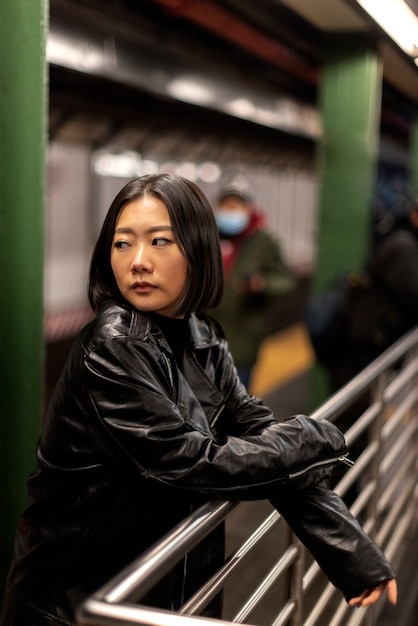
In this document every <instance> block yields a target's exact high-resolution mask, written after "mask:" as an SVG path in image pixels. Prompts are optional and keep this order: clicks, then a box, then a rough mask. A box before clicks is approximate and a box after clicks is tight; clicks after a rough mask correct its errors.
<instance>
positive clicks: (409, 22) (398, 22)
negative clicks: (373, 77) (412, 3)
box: [357, 0, 418, 57]
mask: <svg viewBox="0 0 418 626" xmlns="http://www.w3.org/2000/svg"><path fill="white" fill-rule="evenodd" d="M357 2H358V3H359V4H360V5H361V6H362V7H363V9H364V10H365V11H367V13H368V14H369V15H370V16H371V17H372V18H373V19H374V21H375V22H377V23H378V24H379V26H380V27H381V28H383V30H384V31H385V32H386V33H387V34H388V35H389V37H391V39H393V41H395V42H396V43H397V45H398V46H399V47H400V48H402V50H403V51H404V52H406V54H409V55H410V56H411V57H416V56H417V55H418V17H417V16H416V15H415V13H414V12H413V11H412V9H410V8H409V6H408V5H407V4H406V2H404V1H403V0H357Z"/></svg>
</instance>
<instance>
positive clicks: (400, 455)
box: [76, 328, 418, 626]
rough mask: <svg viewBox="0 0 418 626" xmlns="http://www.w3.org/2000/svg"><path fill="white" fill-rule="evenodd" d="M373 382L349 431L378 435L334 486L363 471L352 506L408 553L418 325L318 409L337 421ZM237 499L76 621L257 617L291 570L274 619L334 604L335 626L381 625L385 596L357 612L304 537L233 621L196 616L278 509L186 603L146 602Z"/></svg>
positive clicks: (189, 622) (248, 555)
mask: <svg viewBox="0 0 418 626" xmlns="http://www.w3.org/2000/svg"><path fill="white" fill-rule="evenodd" d="M395 366H396V367H395ZM366 391H370V392H371V393H372V400H371V402H370V403H369V406H368V407H367V409H366V410H365V411H364V413H363V414H362V415H360V416H359V419H358V420H357V421H356V422H355V423H354V424H353V425H352V426H351V427H350V429H349V430H348V431H347V433H346V437H347V441H348V443H349V445H350V444H352V443H353V442H355V440H356V439H357V438H358V437H359V436H360V435H361V434H362V433H363V432H365V431H367V432H369V433H370V435H371V436H370V440H369V444H368V445H367V446H366V447H365V448H364V450H363V452H362V454H361V455H360V457H359V458H358V460H357V461H356V464H355V465H354V467H353V468H351V469H350V470H349V471H348V472H347V473H346V474H345V475H344V477H343V478H342V479H341V481H340V482H339V483H338V485H336V487H335V491H337V493H340V494H341V495H342V496H343V495H344V494H346V493H347V492H348V490H349V488H350V487H351V486H352V485H353V484H355V483H356V482H358V481H359V480H362V485H361V493H360V495H359V496H358V497H357V499H356V500H355V501H354V502H353V503H352V506H351V509H352V511H353V513H354V514H355V515H360V514H361V515H362V516H363V517H364V521H363V525H364V528H365V529H366V531H367V532H369V533H370V534H371V535H372V536H373V537H374V539H375V540H376V542H377V543H378V544H379V545H380V546H381V547H382V549H383V550H384V551H385V553H386V555H387V556H388V558H390V559H393V558H394V557H395V556H397V555H398V553H399V552H400V547H401V545H402V541H403V540H404V538H405V536H406V535H407V533H408V532H409V529H410V528H411V526H412V525H413V521H414V518H415V515H416V500H417V498H416V486H417V478H418V465H417V458H418V328H417V329H414V330H412V331H410V332H409V333H407V334H406V335H405V336H404V337H402V338H401V339H400V340H399V341H397V342H396V343H395V344H393V346H391V347H390V348H389V349H388V350H386V352H385V353H384V354H382V355H381V356H380V357H378V358H377V359H376V360H375V361H374V362H373V363H372V364H370V365H369V366H368V367H366V368H365V369H364V370H363V371H362V372H361V373H360V374H359V375H358V376H356V377H355V378H353V379H352V380H351V381H350V382H349V383H348V384H347V385H345V386H344V387H343V388H342V389H340V390H339V391H338V392H337V393H335V394H334V395H333V396H331V397H330V398H329V399H328V400H327V401H326V402H325V403H324V404H323V405H322V406H320V407H319V408H318V409H317V410H316V411H315V412H314V413H312V415H311V417H312V418H314V419H318V420H331V421H334V420H335V419H337V418H338V416H339V415H340V414H341V412H342V411H344V410H345V409H347V408H348V407H350V406H351V405H352V404H353V403H354V402H355V401H356V400H357V399H358V398H359V397H360V396H361V395H362V394H364V393H365V392H366ZM389 503H390V506H389ZM237 506H240V504H238V503H231V502H227V501H212V502H209V503H207V504H205V505H204V506H202V507H200V508H199V509H198V510H196V511H195V512H194V513H192V514H191V515H190V516H189V517H188V518H186V519H185V520H183V522H182V523H181V524H179V525H178V526H176V527H175V528H174V529H173V530H172V531H171V532H170V533H169V534H168V535H166V537H164V538H163V539H162V540H161V541H160V542H158V543H157V544H156V545H154V546H152V547H151V548H150V549H149V550H148V551H147V552H146V553H144V554H143V555H142V556H141V557H139V558H138V559H136V560H135V561H134V562H133V563H132V564H131V565H129V566H128V567H127V568H125V569H124V570H123V571H122V572H120V574H118V575H117V576H116V577H115V578H113V579H112V580H111V581H109V583H108V584H107V585H105V586H104V587H103V588H102V589H100V590H99V591H97V593H95V594H93V595H92V596H91V597H89V598H88V599H87V600H86V601H85V602H84V603H83V605H82V606H81V607H80V609H79V611H78V613H77V621H76V624H77V626H116V625H118V626H120V625H122V624H125V625H129V626H133V625H138V624H142V625H143V626H177V625H180V624H181V626H185V625H186V626H204V624H205V623H207V624H208V626H209V625H210V624H212V625H213V624H232V623H249V622H247V621H244V620H247V619H248V618H249V617H250V616H251V614H252V611H253V610H254V609H255V608H256V607H257V606H258V604H259V603H261V602H262V600H263V598H264V596H265V595H266V593H267V592H268V590H269V589H270V588H271V587H272V585H273V584H275V583H276V582H277V581H278V580H279V579H280V578H282V577H283V576H287V578H288V580H287V582H288V583H289V584H288V585H286V587H288V588H289V589H290V592H289V593H288V594H287V597H286V598H284V601H283V605H282V606H281V608H280V610H279V612H278V614H277V615H276V616H275V617H273V618H272V622H271V624H272V626H285V625H287V624H288V625H291V626H318V625H319V624H321V621H320V620H321V619H322V616H323V614H324V611H328V616H327V624H329V626H342V625H343V624H344V626H345V625H346V624H347V626H356V625H360V624H367V625H368V626H372V625H373V624H375V623H376V616H377V615H378V611H379V610H380V609H379V605H376V606H375V607H372V609H368V611H366V612H362V611H360V612H354V613H353V610H352V609H351V608H350V607H348V605H347V603H346V602H345V600H343V599H341V598H340V597H339V596H338V592H336V590H335V588H334V587H333V586H332V585H331V584H330V583H329V582H328V581H326V579H325V577H324V576H323V574H322V573H321V571H320V568H319V566H318V565H317V564H316V563H315V562H312V559H311V558H310V557H309V555H308V554H307V551H306V549H305V548H304V547H303V546H302V544H301V543H300V542H299V540H298V539H297V538H295V537H292V538H291V541H290V543H289V544H288V545H286V546H284V549H283V550H282V551H278V554H277V561H276V563H275V564H274V565H273V567H272V568H271V570H270V571H269V572H268V574H267V575H266V576H265V578H264V579H263V580H262V581H261V583H259V584H258V585H257V586H256V588H255V590H254V591H253V593H252V594H251V595H250V596H249V597H247V598H246V599H245V601H244V603H243V606H242V607H241V608H240V610H239V611H238V612H236V614H235V616H233V617H232V618H230V619H229V620H214V619H209V618H206V617H202V616H201V615H198V616H195V615H196V614H198V613H199V612H201V611H202V610H203V608H204V607H205V606H206V604H207V603H208V602H209V601H210V600H211V599H212V598H213V597H215V596H216V595H217V593H218V592H219V591H220V590H222V588H223V587H224V585H225V583H226V582H227V581H228V580H229V579H230V578H231V577H232V576H233V575H234V573H235V572H236V570H237V568H238V567H239V566H240V565H242V564H243V563H246V562H247V561H249V559H255V558H256V550H257V547H258V546H259V545H260V543H261V542H262V541H263V540H265V538H266V536H267V535H268V533H270V532H271V531H272V529H275V528H276V527H277V526H278V525H280V524H283V525H284V526H286V524H285V522H284V520H283V519H282V518H281V516H280V515H279V514H278V513H277V512H276V511H274V512H272V513H271V514H270V515H269V516H268V517H267V518H266V519H265V520H264V522H263V523H262V524H261V525H260V526H259V527H258V528H257V529H256V530H255V531H254V532H253V534H252V535H251V536H250V537H249V538H248V539H247V540H246V541H245V542H244V543H243V545H242V546H241V547H240V548H239V549H238V550H237V551H236V552H235V553H233V554H231V555H229V557H228V558H227V559H226V561H225V563H224V565H223V566H222V568H220V570H219V571H218V572H216V574H215V575H214V576H213V577H212V578H211V579H210V580H208V581H206V583H205V585H203V587H202V588H201V589H199V590H198V591H197V592H196V593H195V594H194V596H193V597H192V598H190V599H189V600H188V601H187V603H186V604H185V605H184V606H183V607H182V608H181V609H180V610H179V611H178V612H169V611H163V610H158V609H155V608H152V607H147V606H143V605H140V604H137V602H139V601H140V600H141V598H143V597H144V596H145V594H146V593H147V592H148V591H149V590H150V589H151V588H152V587H153V586H154V585H155V584H156V583H157V582H158V581H159V580H160V579H161V578H163V577H164V575H166V574H167V573H168V572H169V571H170V569H171V568H172V567H173V566H174V565H175V564H176V563H177V562H178V560H179V559H180V558H182V557H183V556H184V555H185V554H186V553H187V552H189V551H190V550H191V549H193V548H194V547H195V546H196V545H197V544H198V543H199V542H200V541H201V540H202V538H204V537H205V536H206V535H208V534H209V533H210V532H211V531H212V530H214V528H216V527H217V526H218V525H219V524H220V523H222V522H223V521H224V520H225V519H227V518H228V516H229V515H230V514H231V513H232V511H233V510H234V509H235V508H236V507H237ZM286 527H287V526H286ZM398 556H399V555H398ZM319 584H321V590H320V591H318V590H315V598H316V601H315V602H314V604H313V606H311V608H307V607H305V604H306V603H305V600H306V598H307V595H308V594H309V593H311V594H312V588H313V587H314V585H319ZM310 604H312V602H311V603H310ZM331 605H332V610H331V614H329V613H330V607H331ZM347 620H348V621H347ZM322 623H323V622H322Z"/></svg>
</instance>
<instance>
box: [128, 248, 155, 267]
mask: <svg viewBox="0 0 418 626" xmlns="http://www.w3.org/2000/svg"><path fill="white" fill-rule="evenodd" d="M131 268H132V271H133V272H134V273H135V272H152V268H153V265H152V261H151V257H150V255H149V253H148V252H147V250H146V248H145V246H138V248H137V249H136V250H135V256H134V258H133V259H132V265H131Z"/></svg>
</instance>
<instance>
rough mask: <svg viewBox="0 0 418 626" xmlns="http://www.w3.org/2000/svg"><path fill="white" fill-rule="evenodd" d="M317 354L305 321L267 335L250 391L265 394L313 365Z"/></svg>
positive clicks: (257, 394)
mask: <svg viewBox="0 0 418 626" xmlns="http://www.w3.org/2000/svg"><path fill="white" fill-rule="evenodd" d="M314 361H315V354H314V352H313V349H312V345H311V342H310V340H309V336H308V333H307V331H306V328H305V326H304V325H303V324H300V323H298V324H294V325H292V326H290V327H289V328H286V329H285V330H282V331H279V332H278V333H275V334H273V335H271V336H270V337H268V338H267V339H266V340H265V341H264V343H263V344H262V346H261V349H260V353H259V359H258V362H257V364H256V366H255V368H254V372H253V376H252V380H251V385H250V392H251V393H252V394H254V395H256V396H263V395H266V394H268V393H269V392H270V391H273V390H274V389H276V388H277V387H280V386H282V385H284V384H285V383H287V382H288V381H289V380H291V379H292V378H295V377H296V376H299V375H300V374H302V373H303V372H305V371H307V370H308V369H309V368H310V367H312V365H313V363H314Z"/></svg>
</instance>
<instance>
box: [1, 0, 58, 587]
mask: <svg viewBox="0 0 418 626" xmlns="http://www.w3.org/2000/svg"><path fill="white" fill-rule="evenodd" d="M47 19H48V3H47V0H1V10H0V94H1V96H0V281H1V282H0V357H1V375H0V377H1V378H0V380H1V384H0V523H1V528H0V550H1V552H0V585H1V586H0V599H1V597H2V595H3V589H4V578H5V574H6V572H7V570H8V567H9V564H10V556H11V549H12V544H13V536H14V531H15V526H16V519H17V515H18V513H19V512H20V511H21V510H22V507H23V506H24V505H25V503H26V479H27V475H28V473H29V472H30V471H31V469H32V468H33V465H34V449H35V444H36V439H37V436H38V432H39V425H40V418H41V412H42V402H43V380H44V372H43V366H44V347H43V346H44V343H43V260H44V194H45V151H46V93H47V86H46V85H47V81H46V56H45V47H46V32H47Z"/></svg>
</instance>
